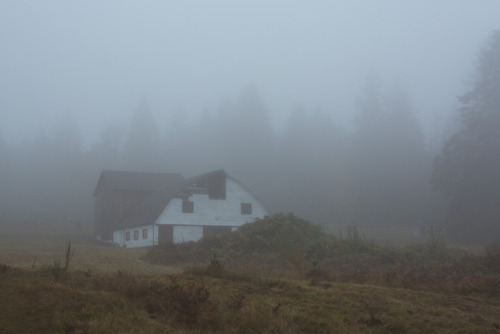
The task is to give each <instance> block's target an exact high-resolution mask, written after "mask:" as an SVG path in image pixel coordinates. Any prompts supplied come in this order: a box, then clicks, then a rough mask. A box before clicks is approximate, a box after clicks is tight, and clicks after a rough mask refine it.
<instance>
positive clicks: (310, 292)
mask: <svg viewBox="0 0 500 334" xmlns="http://www.w3.org/2000/svg"><path fill="white" fill-rule="evenodd" d="M434 232H435V233H434ZM434 232H433V233H434V234H431V235H430V236H429V239H428V241H427V242H426V243H423V244H419V245H412V246H406V247H391V246H380V245H377V244H375V243H373V242H370V241H367V240H366V239H365V238H364V237H363V236H361V235H360V233H358V231H357V229H356V227H355V226H350V227H349V228H348V229H347V230H346V231H345V232H343V233H342V237H340V236H333V235H330V234H327V233H324V232H323V231H322V229H321V228H320V227H318V226H316V225H313V224H311V223H309V222H307V221H304V220H302V219H299V218H297V217H296V216H294V215H275V216H272V217H268V218H266V219H263V220H259V221H257V222H256V223H254V224H247V225H244V226H243V227H242V228H241V229H240V230H239V231H237V232H232V233H228V234H221V235H215V236H211V237H208V238H205V239H203V240H201V241H200V242H198V243H186V244H179V245H170V246H168V247H162V248H153V249H150V250H149V251H148V252H147V254H146V255H145V256H144V253H145V250H141V251H142V252H143V253H142V254H143V258H140V257H138V258H135V259H130V260H129V261H131V262H133V263H134V264H133V266H123V265H121V267H120V266H119V267H111V268H108V269H107V270H104V268H97V267H95V266H96V263H94V262H88V263H83V262H82V260H81V257H85V256H88V257H91V256H92V255H93V256H97V257H99V258H100V257H101V256H103V255H102V253H100V251H104V252H105V251H109V252H108V256H109V257H110V259H109V261H112V260H113V258H115V259H116V261H118V262H119V263H122V262H121V261H122V260H121V259H122V256H125V255H127V254H128V255H129V256H132V257H135V256H137V255H138V254H139V253H137V252H138V250H137V249H124V248H118V247H110V246H105V245H98V244H95V243H93V242H90V241H87V242H88V244H87V245H86V243H85V242H84V241H83V240H78V239H76V241H75V242H74V243H72V244H69V243H66V248H64V247H62V246H63V245H64V243H61V247H60V248H58V249H59V250H58V254H62V255H63V256H64V259H65V260H64V261H60V263H61V268H66V269H65V270H64V271H62V273H64V274H61V275H59V276H58V277H55V276H54V274H53V273H52V272H51V270H50V266H47V265H45V264H43V261H44V260H38V262H37V263H33V264H31V265H22V266H21V265H18V264H16V265H12V264H10V263H3V264H0V309H1V310H3V311H2V312H0V332H2V333H4V332H5V333H18V332H28V333H29V332H39V333H169V332H171V333H332V332H335V333H441V332H445V333H446V332H448V333H456V332H462V333H478V332H481V333H494V332H498V331H500V321H499V320H498V314H500V286H499V285H500V279H499V271H498V268H499V267H498V258H499V257H498V245H497V244H490V245H488V246H487V248H486V249H485V252H484V254H483V255H481V256H479V255H471V254H469V253H467V252H465V251H462V250H459V249H451V248H448V247H446V245H445V243H444V240H443V239H442V238H441V235H440V232H439V229H435V230H434ZM72 240H73V239H72ZM73 244H74V246H73ZM99 247H101V248H100V250H99ZM97 250H99V251H97ZM6 251H7V249H6V248H3V249H2V250H1V253H3V254H1V255H3V257H1V258H2V259H6V258H7V256H6V253H5V252H6ZM11 251H12V250H11ZM73 252H74V254H75V255H74V257H73V255H72V254H73ZM54 255H57V254H53V256H54ZM79 257H80V258H79ZM41 258H42V259H47V258H44V257H41ZM47 261H49V263H50V260H47ZM70 261H71V266H70V265H69V264H70ZM151 262H155V263H156V264H151ZM0 263H1V262H0ZM64 263H67V265H64ZM158 263H161V264H162V265H160V266H159V265H158ZM107 265H108V262H104V265H102V267H106V266H107ZM138 268H139V269H138ZM148 268H151V269H149V270H148ZM158 268H165V271H159V270H158ZM167 268H168V269H167Z"/></svg>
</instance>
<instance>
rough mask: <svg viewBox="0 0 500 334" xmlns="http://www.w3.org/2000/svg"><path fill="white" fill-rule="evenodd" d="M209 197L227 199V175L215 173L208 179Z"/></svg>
mask: <svg viewBox="0 0 500 334" xmlns="http://www.w3.org/2000/svg"><path fill="white" fill-rule="evenodd" d="M208 198H209V199H226V175H224V174H215V175H212V176H210V178H209V179H208Z"/></svg>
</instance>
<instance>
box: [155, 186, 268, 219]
mask: <svg viewBox="0 0 500 334" xmlns="http://www.w3.org/2000/svg"><path fill="white" fill-rule="evenodd" d="M189 200H190V201H193V202H194V212H193V213H182V199H180V198H173V199H172V200H171V201H170V203H169V204H168V205H167V207H166V208H165V209H164V210H163V212H162V213H161V215H160V216H159V217H158V219H157V220H156V224H171V225H190V226H203V225H211V226H215V225H224V226H233V227H238V226H241V225H243V224H244V223H246V222H253V221H254V220H255V218H263V217H264V216H265V215H267V214H268V212H267V210H266V208H265V207H264V206H263V205H262V204H261V203H260V201H258V200H257V199H256V198H255V197H254V196H253V195H252V194H251V193H249V192H248V191H247V190H246V189H245V188H243V187H242V186H241V185H240V184H239V183H238V182H235V181H234V180H232V179H230V178H226V199H225V200H222V199H217V200H213V199H209V198H208V195H207V194H204V195H202V194H194V195H192V196H190V197H189ZM241 203H251V204H252V214H250V215H244V214H241Z"/></svg>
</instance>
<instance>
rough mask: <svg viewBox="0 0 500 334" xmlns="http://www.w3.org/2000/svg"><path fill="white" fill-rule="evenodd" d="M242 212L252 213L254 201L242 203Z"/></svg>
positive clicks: (245, 213)
mask: <svg viewBox="0 0 500 334" xmlns="http://www.w3.org/2000/svg"><path fill="white" fill-rule="evenodd" d="M241 214H242V215H251V214H252V203H241Z"/></svg>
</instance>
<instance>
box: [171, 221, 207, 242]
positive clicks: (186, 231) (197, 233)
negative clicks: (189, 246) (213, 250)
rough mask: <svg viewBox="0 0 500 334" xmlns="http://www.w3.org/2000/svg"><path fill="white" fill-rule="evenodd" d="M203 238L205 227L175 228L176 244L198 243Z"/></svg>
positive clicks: (182, 226) (178, 226)
mask: <svg viewBox="0 0 500 334" xmlns="http://www.w3.org/2000/svg"><path fill="white" fill-rule="evenodd" d="M202 237H203V226H185V225H177V226H174V244H178V243H181V242H187V241H198V240H200V239H201V238H202Z"/></svg>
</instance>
